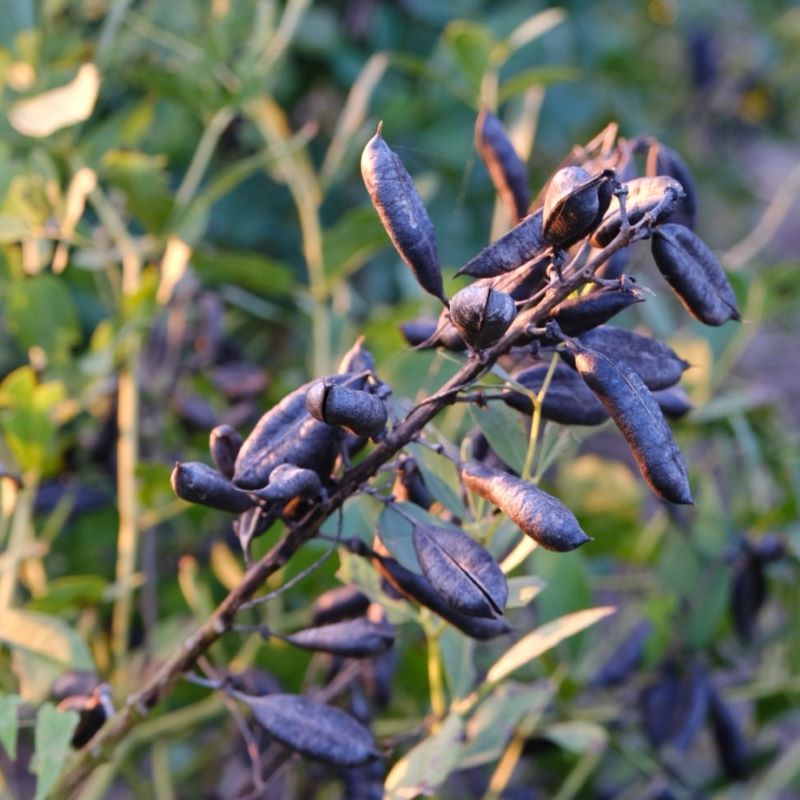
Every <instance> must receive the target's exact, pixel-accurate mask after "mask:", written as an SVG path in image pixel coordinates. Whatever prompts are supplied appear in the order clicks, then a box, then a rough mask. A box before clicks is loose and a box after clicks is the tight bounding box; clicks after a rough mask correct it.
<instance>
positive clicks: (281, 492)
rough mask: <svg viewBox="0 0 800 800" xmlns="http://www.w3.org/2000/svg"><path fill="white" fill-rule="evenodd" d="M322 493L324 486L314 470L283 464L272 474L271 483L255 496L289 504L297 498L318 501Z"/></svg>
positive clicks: (258, 490) (270, 476) (255, 493)
mask: <svg viewBox="0 0 800 800" xmlns="http://www.w3.org/2000/svg"><path fill="white" fill-rule="evenodd" d="M321 491H322V484H321V483H320V480H319V475H317V473H316V472H314V470H311V469H303V468H302V467H296V466H295V465H294V464H281V465H280V466H277V467H275V469H274V470H272V472H271V473H270V475H269V483H268V484H267V485H266V486H265V487H264V488H263V489H257V490H256V491H254V492H253V494H254V495H256V497H260V498H261V499H262V500H267V501H269V502H275V503H288V502H289V500H291V499H292V498H295V497H299V498H301V499H302V500H316V499H317V498H318V497H319V495H320V492H321Z"/></svg>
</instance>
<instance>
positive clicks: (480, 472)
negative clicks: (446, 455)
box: [461, 464, 591, 553]
mask: <svg viewBox="0 0 800 800" xmlns="http://www.w3.org/2000/svg"><path fill="white" fill-rule="evenodd" d="M461 478H462V480H463V481H464V485H465V486H466V487H467V488H468V489H469V490H470V491H472V492H475V493H476V494H478V495H480V496H481V497H483V498H484V499H486V500H488V501H489V502H490V503H494V504H495V505H496V506H497V507H498V508H499V509H500V510H501V511H502V512H503V513H504V514H506V516H508V517H509V519H511V521H512V522H513V523H514V524H515V525H516V526H517V527H518V528H519V529H520V530H521V531H522V532H523V533H525V534H527V535H528V536H530V537H532V538H533V539H535V540H536V541H537V542H538V543H539V544H540V545H541V546H542V547H544V548H545V549H547V550H556V551H558V552H561V553H565V552H568V551H569V550H574V549H575V548H576V547H580V546H581V545H582V544H586V542H590V541H591V539H590V538H589V537H588V536H587V535H586V534H585V533H584V532H583V531H582V530H581V526H580V525H579V524H578V520H577V519H575V515H574V514H573V513H572V512H571V511H570V510H569V509H568V508H567V507H566V506H565V505H564V504H563V503H562V502H561V501H560V500H558V499H556V498H555V497H553V496H552V495H549V494H547V492H543V491H542V490H541V489H539V488H538V487H537V486H534V485H533V484H532V483H528V482H527V481H524V480H522V479H521V478H516V477H514V476H513V475H509V474H508V473H507V472H501V471H499V470H493V469H490V468H489V467H486V466H484V465H482V464H467V465H465V466H464V468H463V469H462V470H461Z"/></svg>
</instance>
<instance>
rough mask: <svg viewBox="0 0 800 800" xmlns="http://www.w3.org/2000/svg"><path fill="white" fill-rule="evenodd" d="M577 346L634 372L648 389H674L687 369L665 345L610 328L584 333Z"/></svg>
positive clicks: (567, 356)
mask: <svg viewBox="0 0 800 800" xmlns="http://www.w3.org/2000/svg"><path fill="white" fill-rule="evenodd" d="M580 343H581V344H582V345H584V346H585V347H587V348H588V349H590V350H596V351H597V352H599V353H602V354H603V355H604V356H607V357H608V358H610V359H611V360H612V361H613V362H614V363H616V364H621V365H623V366H625V367H626V368H627V369H630V370H633V371H634V372H636V373H637V374H638V375H639V377H640V378H641V379H642V381H644V385H645V386H646V387H647V388H648V389H651V390H658V389H668V388H669V387H670V386H674V385H675V384H676V383H677V382H678V381H679V380H680V379H681V376H682V375H683V372H684V370H686V369H688V367H689V362H688V361H684V360H683V359H682V358H678V356H677V355H676V353H675V351H674V350H673V349H672V348H671V347H670V346H669V345H668V344H665V343H664V342H662V341H659V340H658V339H653V338H652V337H650V336H640V335H639V334H638V333H632V332H631V331H626V330H623V329H622V328H615V327H614V326H613V325H600V326H599V327H597V328H594V329H593V330H591V331H587V332H586V333H584V334H583V335H582V336H581V337H580ZM566 360H567V361H568V362H571V361H572V360H573V358H572V354H570V353H567V354H566Z"/></svg>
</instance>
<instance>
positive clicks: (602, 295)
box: [549, 276, 645, 336]
mask: <svg viewBox="0 0 800 800" xmlns="http://www.w3.org/2000/svg"><path fill="white" fill-rule="evenodd" d="M644 299H645V298H644V294H643V293H642V291H641V289H639V288H638V287H637V286H636V285H635V282H634V280H633V278H629V277H627V276H623V277H622V278H620V282H619V286H604V287H603V288H602V289H600V290H599V291H597V292H590V293H589V294H583V295H580V296H579V297H573V298H572V299H570V300H564V301H563V302H561V303H559V304H558V305H557V306H556V307H555V308H553V310H552V311H551V312H550V316H549V319H552V320H555V321H556V322H557V323H558V326H559V327H560V328H561V330H562V332H563V333H565V334H566V335H567V336H581V335H582V334H584V333H586V332H587V331H590V330H591V329H592V328H596V327H597V326H598V325H602V324H603V323H604V322H608V320H610V319H611V318H612V317H614V316H616V315H617V314H619V313H620V311H624V310H625V309H626V308H629V307H630V306H632V305H635V304H636V303H642V302H644Z"/></svg>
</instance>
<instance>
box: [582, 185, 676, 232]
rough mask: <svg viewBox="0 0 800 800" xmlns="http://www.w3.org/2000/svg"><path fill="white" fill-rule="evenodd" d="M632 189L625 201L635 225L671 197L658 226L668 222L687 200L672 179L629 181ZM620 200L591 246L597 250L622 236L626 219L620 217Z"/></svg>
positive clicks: (629, 190)
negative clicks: (623, 220) (668, 196)
mask: <svg viewBox="0 0 800 800" xmlns="http://www.w3.org/2000/svg"><path fill="white" fill-rule="evenodd" d="M624 185H625V186H626V187H627V189H628V194H627V197H626V198H625V210H626V212H627V214H628V221H629V222H630V224H631V225H635V224H636V223H637V222H639V221H640V220H641V219H642V217H644V215H645V214H649V213H650V212H651V211H653V210H654V209H655V208H656V206H657V205H658V204H659V203H661V201H662V200H664V199H665V198H666V197H667V194H670V199H669V200H668V202H667V203H666V205H665V206H664V207H663V208H662V209H661V211H660V212H659V216H658V219H657V220H654V223H656V222H663V221H664V220H666V219H668V218H669V217H670V215H671V214H672V213H673V212H674V211H675V209H676V208H677V206H678V201H679V200H680V199H681V198H683V196H684V194H685V193H684V191H683V187H682V186H681V185H680V183H678V181H676V180H675V179H674V178H670V177H669V176H668V175H656V176H655V177H653V178H634V179H633V180H631V181H625V184H624ZM619 211H620V209H619V200H617V198H616V196H614V197H613V198H612V200H611V204H610V205H609V207H608V211H607V212H606V215H605V217H603V221H602V222H601V223H600V225H599V227H598V228H597V230H596V231H595V232H594V236H592V239H591V243H592V245H594V246H595V247H605V246H606V245H608V244H610V243H611V241H612V240H613V239H614V238H615V237H616V235H617V234H618V233H619V232H620V229H621V227H622V218H621V216H620V213H619Z"/></svg>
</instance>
